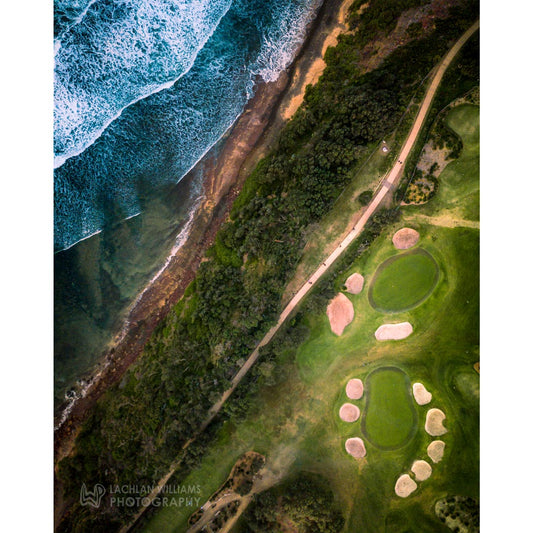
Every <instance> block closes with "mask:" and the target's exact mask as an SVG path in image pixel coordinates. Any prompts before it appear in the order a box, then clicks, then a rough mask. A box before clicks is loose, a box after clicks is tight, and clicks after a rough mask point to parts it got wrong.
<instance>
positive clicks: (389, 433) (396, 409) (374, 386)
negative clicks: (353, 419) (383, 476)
mask: <svg viewBox="0 0 533 533" xmlns="http://www.w3.org/2000/svg"><path fill="white" fill-rule="evenodd" d="M365 388H366V390H367V396H366V405H365V411H364V413H363V420H362V426H361V429H362V430H363V433H364V434H365V436H366V437H367V438H368V440H369V441H370V442H371V443H372V444H374V446H377V447H378V448H381V449H385V450H392V449H396V448H401V447H402V446H404V445H405V444H407V442H408V441H409V440H410V439H411V438H412V437H413V435H414V432H415V431H416V423H417V415H416V410H415V406H414V404H413V398H412V396H411V394H410V390H409V389H410V381H409V377H408V376H407V374H406V373H405V372H404V371H403V370H400V369H399V368H395V367H385V368H378V369H377V370H375V371H374V372H372V373H371V374H370V375H369V376H368V377H367V379H366V383H365Z"/></svg>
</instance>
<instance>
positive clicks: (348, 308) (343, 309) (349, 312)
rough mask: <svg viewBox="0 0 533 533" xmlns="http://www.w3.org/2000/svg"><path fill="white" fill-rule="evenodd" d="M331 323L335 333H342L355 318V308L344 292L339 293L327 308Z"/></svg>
mask: <svg viewBox="0 0 533 533" xmlns="http://www.w3.org/2000/svg"><path fill="white" fill-rule="evenodd" d="M326 312H327V315H328V318H329V325H330V326H331V331H333V333H335V335H342V332H343V331H344V328H345V327H346V326H347V325H348V324H349V323H350V322H351V321H352V320H353V317H354V310H353V305H352V302H350V300H348V298H347V297H346V296H344V294H342V293H339V294H337V296H335V298H333V300H331V302H329V305H328V308H327V311H326Z"/></svg>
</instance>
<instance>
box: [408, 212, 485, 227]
mask: <svg viewBox="0 0 533 533" xmlns="http://www.w3.org/2000/svg"><path fill="white" fill-rule="evenodd" d="M404 218H405V221H406V222H411V221H419V222H424V223H425V224H432V225H433V226H442V227H444V228H474V229H479V221H478V220H463V219H458V218H453V217H451V216H446V215H441V216H438V217H430V216H428V215H411V216H407V217H404Z"/></svg>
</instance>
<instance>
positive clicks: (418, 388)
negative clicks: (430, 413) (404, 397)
mask: <svg viewBox="0 0 533 533" xmlns="http://www.w3.org/2000/svg"><path fill="white" fill-rule="evenodd" d="M413 396H414V397H415V401H416V403H417V404H418V405H426V404H427V403H429V402H430V401H431V398H432V396H431V392H428V391H427V389H426V387H424V385H422V383H413Z"/></svg>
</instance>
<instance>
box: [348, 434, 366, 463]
mask: <svg viewBox="0 0 533 533" xmlns="http://www.w3.org/2000/svg"><path fill="white" fill-rule="evenodd" d="M344 447H345V448H346V451H347V452H348V453H349V454H350V455H351V456H352V457H355V458H356V459H360V458H361V457H364V456H365V455H366V448H365V443H364V442H363V440H362V439H360V438H359V437H355V438H352V439H348V440H347V441H346V442H345V444H344Z"/></svg>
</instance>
